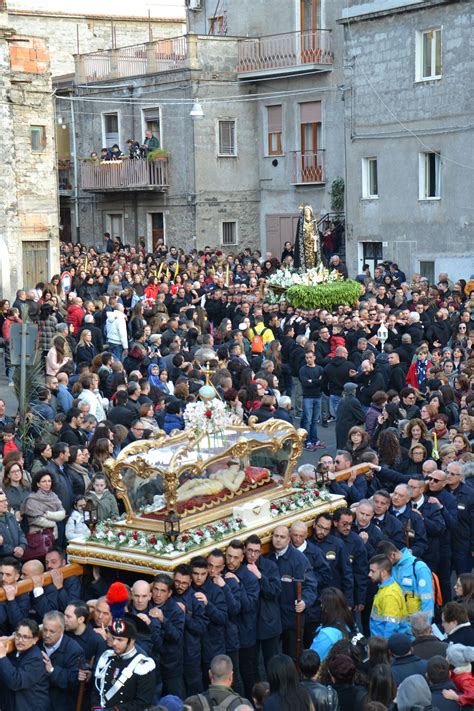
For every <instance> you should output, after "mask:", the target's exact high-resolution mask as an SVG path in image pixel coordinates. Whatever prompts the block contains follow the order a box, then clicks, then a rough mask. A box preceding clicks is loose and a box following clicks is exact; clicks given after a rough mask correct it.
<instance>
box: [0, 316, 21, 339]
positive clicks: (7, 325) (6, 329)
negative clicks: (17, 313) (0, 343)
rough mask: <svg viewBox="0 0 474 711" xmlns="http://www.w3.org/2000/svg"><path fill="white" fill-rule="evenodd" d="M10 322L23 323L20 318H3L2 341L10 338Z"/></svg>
mask: <svg viewBox="0 0 474 711" xmlns="http://www.w3.org/2000/svg"><path fill="white" fill-rule="evenodd" d="M12 323H23V321H22V320H21V318H10V317H8V318H6V319H5V321H4V322H3V327H2V336H3V340H4V341H9V340H10V328H11V327H12Z"/></svg>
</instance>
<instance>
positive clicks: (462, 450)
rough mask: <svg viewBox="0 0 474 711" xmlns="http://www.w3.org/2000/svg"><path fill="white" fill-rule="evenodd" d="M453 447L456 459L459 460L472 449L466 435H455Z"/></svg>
mask: <svg viewBox="0 0 474 711" xmlns="http://www.w3.org/2000/svg"><path fill="white" fill-rule="evenodd" d="M453 447H454V449H455V450H456V459H458V460H459V459H461V457H462V456H463V454H466V453H467V452H471V451H472V448H471V445H470V444H469V440H468V438H467V437H466V435H463V434H457V435H456V436H455V438H454V439H453Z"/></svg>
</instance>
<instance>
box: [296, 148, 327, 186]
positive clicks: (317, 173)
mask: <svg viewBox="0 0 474 711" xmlns="http://www.w3.org/2000/svg"><path fill="white" fill-rule="evenodd" d="M291 182H292V183H293V184H294V185H300V184H305V183H324V182H326V172H325V151H324V150H320V151H316V152H314V153H309V152H307V151H304V152H303V151H293V171H292V180H291Z"/></svg>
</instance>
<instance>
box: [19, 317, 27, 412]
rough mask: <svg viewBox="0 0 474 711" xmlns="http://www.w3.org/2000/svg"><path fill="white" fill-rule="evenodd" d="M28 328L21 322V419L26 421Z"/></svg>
mask: <svg viewBox="0 0 474 711" xmlns="http://www.w3.org/2000/svg"><path fill="white" fill-rule="evenodd" d="M26 328H27V324H26V323H22V324H21V347H20V419H21V421H22V422H24V421H25V400H26Z"/></svg>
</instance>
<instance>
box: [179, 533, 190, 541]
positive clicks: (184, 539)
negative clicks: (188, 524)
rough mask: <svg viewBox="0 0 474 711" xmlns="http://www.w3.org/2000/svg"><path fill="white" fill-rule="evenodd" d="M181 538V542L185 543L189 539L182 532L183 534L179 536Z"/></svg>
mask: <svg viewBox="0 0 474 711" xmlns="http://www.w3.org/2000/svg"><path fill="white" fill-rule="evenodd" d="M181 540H182V541H183V543H186V542H187V541H189V536H188V535H186V533H183V535H182V536H181Z"/></svg>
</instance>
